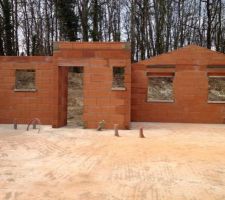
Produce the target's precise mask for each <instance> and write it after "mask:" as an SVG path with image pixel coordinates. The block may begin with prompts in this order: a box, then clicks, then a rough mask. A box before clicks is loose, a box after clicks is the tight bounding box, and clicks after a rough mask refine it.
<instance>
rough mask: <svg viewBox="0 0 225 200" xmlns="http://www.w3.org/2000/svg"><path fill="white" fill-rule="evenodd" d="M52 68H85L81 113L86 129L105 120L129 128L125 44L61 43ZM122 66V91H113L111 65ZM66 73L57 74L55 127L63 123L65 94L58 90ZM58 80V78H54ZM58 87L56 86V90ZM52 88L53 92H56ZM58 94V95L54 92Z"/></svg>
mask: <svg viewBox="0 0 225 200" xmlns="http://www.w3.org/2000/svg"><path fill="white" fill-rule="evenodd" d="M54 65H55V66H54V67H55V68H57V67H58V68H59V66H61V67H63V68H66V67H71V66H82V67H84V87H83V90H84V114H83V120H84V122H85V124H86V126H87V128H97V126H98V122H99V121H101V120H105V122H106V128H113V125H114V124H119V125H120V128H124V129H125V128H129V123H130V96H131V64H130V49H129V46H127V44H126V43H71V42H70V43H69V42H61V43H58V44H57V46H56V51H55V53H54ZM114 66H122V67H125V87H126V90H125V91H113V90H112V78H113V71H112V70H113V67H114ZM63 77H65V75H63V74H62V73H61V72H60V73H59V74H58V78H59V79H58V80H59V85H58V86H55V87H56V88H58V91H57V93H58V96H59V98H60V99H56V102H55V104H54V105H56V106H58V111H57V112H58V113H56V114H54V116H58V117H57V118H54V124H53V125H54V126H55V127H60V126H63V125H65V121H64V120H63V118H64V117H60V116H66V109H65V105H64V104H63V102H65V99H66V96H65V95H66V94H65V93H63V90H62V89H60V88H62V87H64V86H60V84H63V85H65V84H66V83H65V82H61V81H60V80H64V78H63ZM56 82H58V81H56ZM56 90H57V89H56ZM56 90H55V91H56ZM55 96H57V94H55Z"/></svg>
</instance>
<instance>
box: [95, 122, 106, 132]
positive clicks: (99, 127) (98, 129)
mask: <svg viewBox="0 0 225 200" xmlns="http://www.w3.org/2000/svg"><path fill="white" fill-rule="evenodd" d="M104 128H105V120H102V121H100V122H99V123H98V128H97V131H102V129H104Z"/></svg>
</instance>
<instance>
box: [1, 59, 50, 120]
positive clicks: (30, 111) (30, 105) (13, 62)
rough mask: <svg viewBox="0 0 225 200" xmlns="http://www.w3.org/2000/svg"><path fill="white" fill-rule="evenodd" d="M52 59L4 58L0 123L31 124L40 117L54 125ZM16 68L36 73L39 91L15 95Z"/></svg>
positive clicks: (16, 93) (2, 61)
mask: <svg viewBox="0 0 225 200" xmlns="http://www.w3.org/2000/svg"><path fill="white" fill-rule="evenodd" d="M51 62H52V58H51V57H0V80H1V81H0V123H13V121H14V119H16V120H17V122H18V123H24V124H27V123H28V122H29V121H30V120H31V119H33V118H36V117H37V118H40V119H41V122H42V123H43V124H52V119H53V117H52V105H53V98H52V94H53V91H52V88H53V78H52V77H53V76H52V75H53V74H52V72H53V70H52V64H51ZM16 69H35V70H36V88H37V91H36V92H15V91H14V88H15V71H16Z"/></svg>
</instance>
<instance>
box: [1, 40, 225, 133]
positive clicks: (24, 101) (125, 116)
mask: <svg viewBox="0 0 225 200" xmlns="http://www.w3.org/2000/svg"><path fill="white" fill-rule="evenodd" d="M70 67H74V68H78V67H79V68H83V96H84V99H83V104H84V107H83V116H82V118H83V122H84V126H85V127H86V128H96V127H97V126H98V122H99V121H101V120H104V121H105V122H106V128H112V127H113V125H114V124H119V126H120V128H122V129H128V128H129V125H130V122H131V121H137V122H191V123H224V122H225V121H224V119H225V104H224V103H225V97H224V95H225V91H224V88H225V55H224V54H221V53H217V52H214V51H210V50H207V49H205V48H202V47H198V46H194V45H191V46H188V47H185V48H181V49H178V50H176V51H173V52H171V53H167V54H163V55H160V56H157V57H155V58H152V59H150V60H145V61H141V62H139V63H135V64H132V65H131V61H130V45H129V44H127V43H72V42H59V43H56V44H55V47H54V55H53V56H52V57H48V56H46V57H24V56H21V57H0V80H1V84H0V123H1V124H3V123H10V124H11V123H13V121H16V122H17V123H21V124H27V123H28V122H29V121H30V120H31V119H33V118H39V119H40V120H41V122H42V123H43V124H49V125H52V126H53V127H55V128H57V127H62V126H65V125H67V104H68V100H67V98H68V90H67V88H68V71H69V68H70ZM24 74H26V79H27V80H28V79H29V84H23V82H25V81H26V80H24ZM27 77H28V78H27ZM223 86H224V87H223Z"/></svg>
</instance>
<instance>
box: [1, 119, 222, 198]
mask: <svg viewBox="0 0 225 200" xmlns="http://www.w3.org/2000/svg"><path fill="white" fill-rule="evenodd" d="M132 126H133V129H132V130H130V131H120V135H121V137H119V138H117V137H114V136H113V131H112V130H107V131H102V132H97V131H95V130H84V129H72V128H61V129H52V128H51V127H49V126H44V127H42V130H41V132H40V134H38V133H37V130H31V131H29V132H26V131H24V130H25V128H26V127H25V126H19V130H17V131H14V130H12V127H11V126H9V125H0V199H1V200H14V199H15V200H50V199H51V200H224V199H225V126H224V125H194V124H157V123H154V124H151V123H149V124H140V123H139V124H133V125H132ZM141 126H144V127H145V131H144V133H145V136H146V138H145V139H140V138H138V130H137V128H139V127H141Z"/></svg>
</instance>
